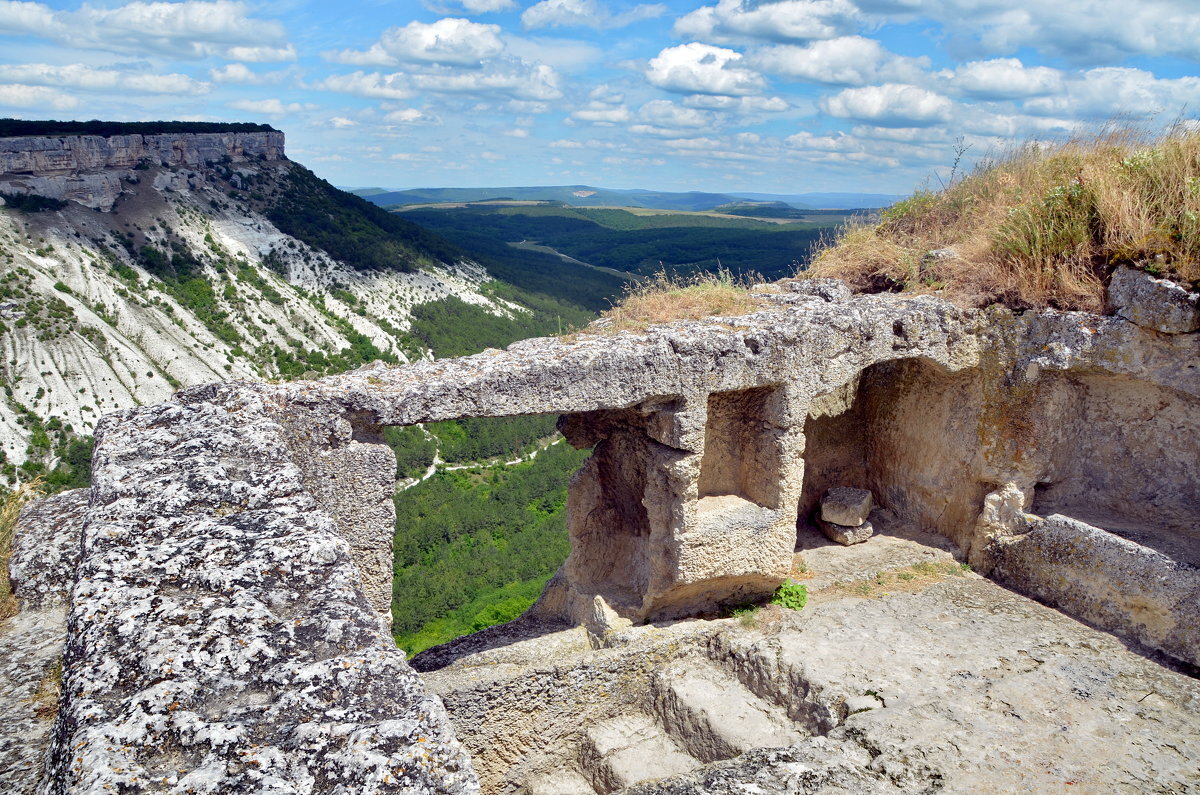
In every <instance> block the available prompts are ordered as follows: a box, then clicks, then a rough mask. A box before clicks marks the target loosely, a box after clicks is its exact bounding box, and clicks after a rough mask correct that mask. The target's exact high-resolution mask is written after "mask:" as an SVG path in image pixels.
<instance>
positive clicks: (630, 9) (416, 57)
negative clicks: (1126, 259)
mask: <svg viewBox="0 0 1200 795" xmlns="http://www.w3.org/2000/svg"><path fill="white" fill-rule="evenodd" d="M1198 70H1200V5H1198V4H1197V3H1196V2H1195V0H1074V1H1072V0H1059V2H1048V0H778V1H776V2H768V1H767V0H712V1H711V2H698V0H667V1H666V2H649V3H647V2H636V1H635V0H423V1H421V2H417V1H413V2H381V1H379V0H358V1H357V2H356V1H355V0H346V2H342V3H337V4H335V3H328V2H324V3H305V2H298V0H278V1H277V2H267V3H240V2H230V1H228V0H215V1H213V2H205V1H202V0H185V1H184V2H170V3H168V2H129V3H121V2H97V3H89V4H79V3H75V2H66V3H40V2H24V1H23V0H0V115H6V116H15V117H18V118H60V119H91V118H103V119H117V120H147V119H160V118H172V119H200V120H236V121H263V122H268V123H270V124H273V125H275V126H276V127H278V128H280V129H282V130H284V131H285V132H286V133H287V135H288V151H289V154H290V155H291V156H292V157H293V159H296V160H298V161H300V162H302V163H304V164H306V165H308V166H309V167H311V168H313V169H314V170H315V171H316V172H317V173H318V174H320V175H321V176H323V177H325V178H327V179H329V180H331V181H332V182H334V183H335V184H339V185H353V186H368V185H376V186H384V187H433V186H501V185H538V184H576V183H585V184H592V185H601V186H605V187H614V188H638V187H641V188H653V189H662V190H712V191H733V190H743V191H762V192H775V193H800V192H807V191H831V190H846V191H869V192H884V193H905V192H909V191H911V190H912V189H913V188H914V187H916V186H918V185H919V184H920V183H921V182H922V181H923V180H927V179H930V178H931V175H939V174H940V175H943V176H944V174H945V173H946V172H947V170H948V169H949V167H950V165H951V164H952V163H953V161H954V157H955V154H954V150H955V146H956V142H958V141H959V140H960V139H961V141H962V145H964V146H967V147H969V148H968V149H967V154H966V158H965V160H966V161H971V160H973V159H974V158H976V157H980V156H986V155H988V154H991V153H995V152H997V151H1001V150H1003V149H1004V148H1005V147H1006V146H1009V145H1011V143H1012V142H1013V141H1022V140H1027V139H1030V138H1037V139H1054V138H1060V137H1063V136H1066V135H1069V134H1071V133H1072V132H1073V131H1076V130H1079V129H1080V128H1084V129H1087V128H1095V127H1096V126H1098V125H1100V124H1103V123H1104V122H1106V121H1110V120H1113V119H1116V118H1120V119H1123V120H1126V121H1128V122H1130V123H1134V124H1138V125H1145V126H1148V127H1151V128H1157V127H1161V126H1163V125H1166V124H1169V123H1171V122H1172V121H1174V120H1177V119H1181V118H1182V119H1189V120H1190V119H1194V118H1196V117H1197V114H1198V113H1200V77H1197V75H1198V74H1200V71H1198ZM933 178H934V179H936V176H933ZM935 184H936V183H935Z"/></svg>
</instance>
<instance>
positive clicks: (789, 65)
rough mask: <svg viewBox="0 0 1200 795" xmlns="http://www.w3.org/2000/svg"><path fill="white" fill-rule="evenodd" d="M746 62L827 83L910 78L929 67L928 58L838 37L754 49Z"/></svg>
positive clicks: (858, 38) (869, 41)
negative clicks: (904, 55)
mask: <svg viewBox="0 0 1200 795" xmlns="http://www.w3.org/2000/svg"><path fill="white" fill-rule="evenodd" d="M749 61H750V62H751V63H752V64H753V65H754V66H756V67H757V68H759V69H761V70H763V71H764V72H770V73H772V74H777V75H782V76H784V77H791V78H797V79H800V80H806V81H811V82H814V83H825V84H828V85H843V86H861V85H866V84H867V83H879V82H897V81H905V82H907V81H914V80H918V79H920V78H921V75H922V73H923V72H924V71H925V70H926V69H928V68H929V59H928V58H905V57H902V56H899V55H895V54H894V53H891V52H889V51H888V50H887V49H886V48H885V47H884V46H883V45H882V44H880V43H879V42H878V41H876V40H875V39H868V38H864V37H863V36H841V37H839V38H836V39H828V40H825V41H818V42H814V43H813V44H810V45H809V46H807V47H798V46H796V45H794V44H780V45H776V46H774V47H765V48H763V49H761V50H758V51H757V52H755V53H754V54H753V55H752V56H751V57H750V58H749Z"/></svg>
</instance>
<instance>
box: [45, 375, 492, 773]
mask: <svg viewBox="0 0 1200 795" xmlns="http://www.w3.org/2000/svg"><path fill="white" fill-rule="evenodd" d="M206 397H211V398H214V399H212V400H206V399H205V398H206ZM216 397H217V396H216V395H212V394H208V393H205V392H204V391H203V390H199V391H197V392H196V393H193V394H191V395H189V396H187V397H185V398H183V399H182V401H181V402H176V403H168V404H164V405H161V406H156V407H153V408H147V409H136V410H131V411H128V412H125V413H122V414H113V415H109V416H107V417H106V418H105V419H104V420H103V421H102V423H101V425H100V427H99V428H98V431H97V454H96V459H95V469H94V485H93V490H92V507H91V509H90V511H89V513H88V517H87V521H86V524H85V527H84V537H83V557H82V560H81V562H80V567H79V580H78V583H77V584H76V587H75V590H74V593H73V606H72V609H71V613H70V617H69V620H68V642H67V648H66V655H65V678H64V691H63V692H64V697H63V701H62V704H61V707H60V710H59V717H58V723H57V725H56V729H55V738H54V743H53V745H52V748H51V751H52V753H51V757H50V763H49V768H48V775H47V780H46V781H47V783H46V787H45V790H44V791H45V792H46V793H54V794H57V793H69V792H92V791H102V790H107V789H126V788H127V789H133V790H140V789H144V788H147V787H149V786H154V787H155V788H162V789H163V791H170V792H180V793H184V792H188V791H189V790H190V791H193V792H197V793H202V792H247V791H264V790H270V791H280V792H283V791H288V792H364V791H369V792H431V793H432V792H437V793H460V792H475V791H477V789H478V785H477V784H476V782H475V778H474V774H473V772H472V770H471V766H470V762H469V761H468V759H467V758H466V756H465V755H464V754H463V752H462V751H461V749H460V748H459V746H458V744H457V742H456V741H455V739H454V735H453V732H452V731H451V729H450V727H449V725H448V723H447V721H446V717H445V712H444V710H443V708H442V706H441V704H440V702H438V700H437V699H436V698H432V697H430V696H428V695H426V694H425V692H424V689H423V688H422V686H421V683H420V680H419V679H418V677H417V675H416V674H415V673H414V672H413V671H412V670H411V669H410V668H409V667H408V666H407V664H406V663H405V661H404V655H403V653H402V652H400V651H399V650H397V649H396V648H395V646H394V645H393V643H392V640H391V638H390V637H388V635H387V634H386V633H385V632H384V631H383V630H382V628H381V626H380V624H379V622H378V620H377V619H376V618H375V617H374V616H375V614H374V611H372V609H371V606H370V605H369V603H368V602H367V600H366V598H365V597H364V595H363V591H362V588H361V585H360V580H359V575H358V572H357V570H356V568H355V566H354V564H353V561H352V558H351V547H350V545H349V544H348V543H347V542H346V541H345V540H344V539H342V538H341V537H340V536H339V534H338V532H337V528H336V525H335V523H334V521H333V519H331V518H330V517H329V516H328V515H327V514H325V513H323V512H322V511H321V510H319V507H318V504H317V501H316V500H315V499H314V497H313V496H312V495H310V494H309V493H307V492H306V491H305V489H304V484H303V480H304V479H303V476H302V473H301V471H300V469H299V468H298V467H297V466H296V465H295V464H293V463H291V461H290V460H289V459H288V447H287V435H286V433H285V431H284V429H283V428H282V427H281V426H280V424H279V423H278V422H275V421H274V420H273V419H272V418H271V416H270V414H269V413H268V411H267V410H266V408H265V406H264V405H263V401H262V399H261V398H259V397H258V396H256V395H254V394H253V393H252V392H242V393H239V394H237V395H227V397H229V398H230V399H228V400H224V401H219V400H216V399H215V398H216ZM150 782H153V784H151V783H150Z"/></svg>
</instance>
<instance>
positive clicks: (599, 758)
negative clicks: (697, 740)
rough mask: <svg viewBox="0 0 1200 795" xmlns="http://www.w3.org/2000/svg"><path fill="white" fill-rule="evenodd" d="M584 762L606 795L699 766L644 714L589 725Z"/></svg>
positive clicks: (585, 741) (598, 789) (587, 770)
mask: <svg viewBox="0 0 1200 795" xmlns="http://www.w3.org/2000/svg"><path fill="white" fill-rule="evenodd" d="M582 762H583V767H584V771H585V772H586V773H587V774H589V775H590V776H591V779H592V785H593V786H594V787H595V789H596V791H598V792H600V793H602V794H603V795H607V793H610V792H616V791H617V790H620V789H624V788H625V787H630V786H633V785H634V784H639V783H641V782H644V781H654V780H657V779H660V778H666V777H667V776H673V775H676V774H678V773H686V772H688V771H690V770H695V769H696V768H697V767H699V766H700V762H699V761H697V760H696V759H694V758H693V757H691V756H689V755H688V754H687V753H685V752H684V751H683V750H682V749H681V748H680V747H679V746H678V745H676V744H675V741H674V740H672V739H671V737H670V736H668V735H667V733H666V732H665V731H663V729H662V727H661V726H659V725H658V724H657V723H655V722H654V720H653V719H651V718H650V717H649V716H648V715H645V714H642V713H634V714H631V715H622V716H620V717H616V718H611V719H609V720H606V721H604V722H603V723H598V724H596V725H595V726H591V727H589V728H588V729H587V731H586V732H585V740H584V744H583V753H582Z"/></svg>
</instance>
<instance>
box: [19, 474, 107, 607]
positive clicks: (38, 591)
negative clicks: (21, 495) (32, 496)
mask: <svg viewBox="0 0 1200 795" xmlns="http://www.w3.org/2000/svg"><path fill="white" fill-rule="evenodd" d="M90 496H91V495H90V492H89V490H88V489H75V490H73V491H64V492H63V493H61V494H55V495H54V496H52V497H47V498H45V499H42V500H37V501H36V502H33V503H30V504H29V505H27V506H25V508H24V509H23V510H22V511H21V515H20V516H19V517H18V519H17V525H16V528H15V530H14V533H13V547H12V556H11V557H10V558H9V561H8V574H9V579H10V580H11V581H12V587H13V594H14V595H15V596H16V597H17V598H18V599H20V600H21V603H22V605H23V606H27V607H51V606H56V605H65V604H68V603H69V602H70V600H71V588H72V587H74V585H75V570H76V568H78V566H79V544H80V535H81V533H82V528H83V518H84V516H85V515H86V514H87V510H88V505H89V502H90Z"/></svg>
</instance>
